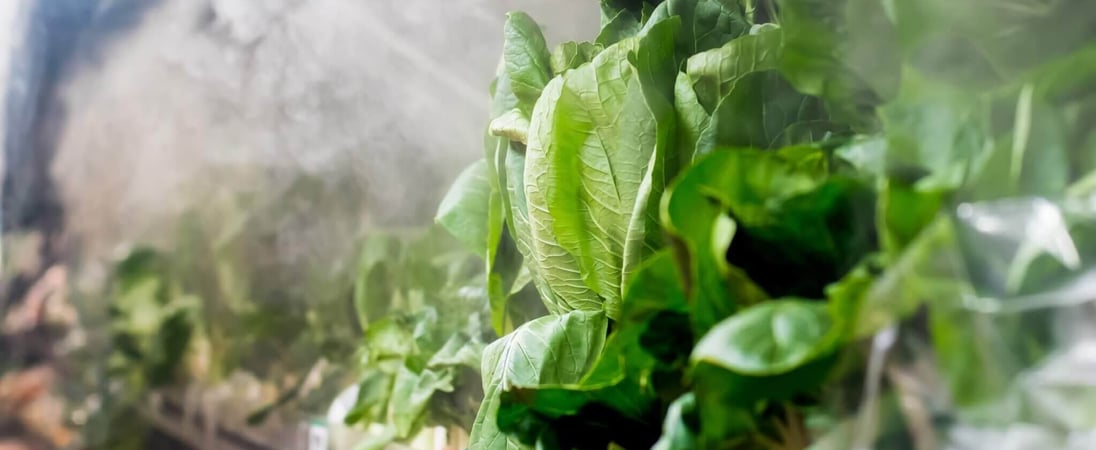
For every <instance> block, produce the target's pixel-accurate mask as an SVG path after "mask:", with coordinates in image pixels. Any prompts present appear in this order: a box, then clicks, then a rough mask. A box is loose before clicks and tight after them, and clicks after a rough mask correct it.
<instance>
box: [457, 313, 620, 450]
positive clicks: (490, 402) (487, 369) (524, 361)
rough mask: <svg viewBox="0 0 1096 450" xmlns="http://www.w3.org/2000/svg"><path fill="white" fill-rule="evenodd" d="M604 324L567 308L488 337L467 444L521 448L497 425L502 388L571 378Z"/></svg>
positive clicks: (487, 449)
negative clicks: (479, 402)
mask: <svg viewBox="0 0 1096 450" xmlns="http://www.w3.org/2000/svg"><path fill="white" fill-rule="evenodd" d="M607 325H608V324H607V320H606V317H605V315H604V313H601V312H587V311H572V312H569V313H566V314H563V315H558V316H547V317H542V318H540V319H536V320H534V321H531V322H528V323H526V324H525V325H522V326H521V327H519V328H518V329H517V330H515V331H514V332H513V333H510V334H509V335H507V336H505V337H503V338H502V339H499V340H498V341H495V342H493V343H491V345H489V346H488V347H487V349H486V350H485V351H484V354H483V370H482V373H483V380H484V383H483V388H484V394H485V397H484V401H483V404H482V405H481V406H480V411H479V414H477V416H476V420H475V424H474V425H473V426H472V434H471V442H470V444H469V448H470V449H473V450H481V449H484V450H493V449H513V448H526V447H525V446H523V445H522V444H520V443H519V442H518V441H517V440H515V439H514V438H512V437H508V436H506V435H505V434H504V433H503V432H502V431H501V430H500V429H499V424H498V419H497V417H498V412H499V406H500V403H501V400H502V394H503V392H505V391H509V390H513V389H517V388H523V387H525V388H528V387H537V386H541V385H562V384H570V383H577V382H578V381H579V380H580V379H582V377H583V376H584V375H585V374H586V372H587V371H588V370H589V369H590V367H591V366H592V365H593V364H594V362H595V361H596V360H597V357H598V355H599V354H600V353H601V351H602V348H603V346H604V344H605V334H606V327H607Z"/></svg>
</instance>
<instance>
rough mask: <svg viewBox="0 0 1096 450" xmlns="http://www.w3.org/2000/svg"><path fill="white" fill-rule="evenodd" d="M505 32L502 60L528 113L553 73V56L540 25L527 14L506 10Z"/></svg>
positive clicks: (511, 82) (522, 108)
mask: <svg viewBox="0 0 1096 450" xmlns="http://www.w3.org/2000/svg"><path fill="white" fill-rule="evenodd" d="M504 33H505V36H506V40H505V41H504V43H503V46H502V48H503V61H504V63H505V66H506V75H507V78H508V79H509V82H510V89H511V90H512V91H513V93H514V96H515V97H517V99H518V108H519V109H520V110H521V111H522V112H524V113H525V114H526V115H528V114H529V113H530V112H531V111H532V110H533V105H534V104H536V102H537V98H538V97H540V92H541V90H543V89H544V86H545V85H547V84H548V80H549V79H551V77H552V68H551V58H552V56H551V54H550V53H549V52H548V44H546V43H545V42H544V34H543V33H541V31H540V26H539V25H537V23H536V21H534V20H533V18H532V17H529V15H528V14H525V13H522V12H512V13H510V14H508V15H507V16H506V25H505V27H504Z"/></svg>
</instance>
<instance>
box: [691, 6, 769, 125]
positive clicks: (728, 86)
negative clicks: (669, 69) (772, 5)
mask: <svg viewBox="0 0 1096 450" xmlns="http://www.w3.org/2000/svg"><path fill="white" fill-rule="evenodd" d="M782 38H783V33H782V30H781V28H779V27H776V26H771V25H770V26H764V27H761V28H760V30H759V31H758V32H757V33H754V34H750V35H747V36H742V37H739V38H737V39H734V40H732V41H730V42H728V43H726V44H724V45H723V46H722V47H719V48H715V49H712V50H708V51H705V52H702V53H698V54H695V55H693V56H691V57H689V59H688V62H687V63H686V65H685V73H686V74H688V80H690V81H692V87H693V90H694V91H695V92H696V97H697V99H698V101H699V102H700V103H701V105H703V106H704V109H705V110H706V111H708V113H709V114H710V113H712V112H713V111H714V110H715V108H716V106H717V104H718V103H719V101H720V100H721V99H722V98H723V97H725V96H726V95H727V94H729V93H730V92H731V91H732V90H734V87H735V84H736V83H737V82H738V80H740V79H741V78H742V77H744V76H746V75H747V74H750V73H754V72H764V71H770V70H775V69H776V68H777V67H778V64H779V61H780V54H781V51H782Z"/></svg>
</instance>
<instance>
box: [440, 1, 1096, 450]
mask: <svg viewBox="0 0 1096 450" xmlns="http://www.w3.org/2000/svg"><path fill="white" fill-rule="evenodd" d="M602 13H603V17H602V30H601V32H600V34H599V35H598V36H597V38H596V39H595V40H594V41H593V42H565V43H563V44H560V45H558V46H556V47H555V48H554V50H550V49H549V47H548V45H547V43H546V42H545V40H544V37H543V36H542V34H541V32H540V30H539V28H538V27H537V25H536V23H535V22H534V21H533V19H531V18H530V17H528V16H527V15H524V14H521V13H512V14H511V15H510V16H509V19H508V20H507V23H506V27H505V42H504V51H503V58H502V62H501V64H500V66H499V71H498V74H497V78H496V80H495V82H494V83H493V85H492V109H491V110H492V113H491V114H492V116H491V118H490V122H489V126H488V135H487V137H486V156H485V158H484V160H482V161H479V162H477V163H475V164H474V165H473V166H471V167H469V168H468V169H467V170H466V171H465V172H464V174H462V175H461V177H460V178H459V179H458V181H457V182H456V183H455V185H454V186H453V188H452V190H451V191H450V193H449V195H448V196H447V198H446V199H445V201H444V202H443V204H442V206H441V208H440V210H439V213H438V221H439V223H441V224H442V225H443V226H445V227H446V228H447V229H448V230H449V231H450V232H451V233H452V234H453V235H454V236H456V237H457V238H458V239H459V240H460V241H461V242H463V243H464V244H465V245H466V246H467V247H468V248H469V249H470V250H472V251H474V252H475V253H477V254H478V255H480V256H482V257H483V259H484V261H485V263H486V264H485V270H486V272H487V281H486V282H487V293H488V297H489V299H490V304H491V324H492V327H493V328H494V329H495V331H496V332H497V333H498V334H499V335H502V336H503V337H502V338H501V339H499V340H498V341H496V342H494V343H492V344H490V345H488V346H487V347H486V349H485V351H484V353H483V356H482V375H483V380H484V391H485V396H486V397H485V400H484V402H483V404H482V406H481V407H480V410H479V413H478V416H477V417H476V421H475V424H474V426H473V428H472V436H471V441H472V442H471V448H472V449H477V450H478V449H510V448H525V447H530V448H532V447H534V446H535V447H537V448H564V449H573V448H577V449H587V448H589V449H604V448H609V447H611V446H617V447H623V448H629V449H639V448H652V447H654V448H660V449H688V448H703V449H712V448H805V447H807V446H808V445H810V443H811V442H813V441H814V440H815V439H816V437H817V435H818V434H819V432H821V431H824V430H819V429H816V427H814V426H813V425H811V424H814V423H825V419H826V415H827V413H826V403H825V400H826V399H827V398H829V397H830V396H832V395H835V392H837V391H839V388H840V381H841V380H842V379H844V378H845V377H849V376H853V375H855V374H856V373H857V371H858V370H860V367H859V365H860V363H861V362H860V359H859V356H858V353H857V351H856V346H855V345H854V344H855V343H856V342H857V341H858V340H860V339H861V338H862V337H864V336H867V335H870V333H872V332H873V331H875V330H876V329H877V327H878V325H879V324H878V323H875V322H872V321H870V320H866V319H865V317H869V316H872V315H873V314H876V315H878V314H883V315H887V314H891V315H894V316H902V315H904V314H908V313H909V312H911V311H912V310H913V309H915V308H916V305H917V304H919V303H921V302H924V301H925V300H929V298H926V297H927V296H931V295H932V294H933V293H939V291H932V290H931V289H921V290H918V289H916V288H914V289H909V290H907V291H905V292H903V293H901V295H904V296H906V297H907V298H903V299H902V301H895V302H894V303H893V305H894V306H893V307H894V311H870V312H871V313H872V314H867V313H866V312H865V311H864V307H865V301H866V299H867V298H869V297H871V296H873V295H878V293H879V292H884V291H885V289H883V288H884V287H885V286H883V287H881V283H883V281H886V282H888V283H889V282H891V281H893V280H894V279H896V278H897V279H904V278H908V277H913V276H915V274H912V273H911V272H910V271H911V270H912V269H911V267H913V264H912V263H908V261H909V260H911V259H916V258H917V257H918V256H919V255H923V253H924V252H925V251H927V250H926V249H927V248H929V247H931V246H932V245H938V241H939V240H940V239H942V238H941V236H942V235H945V234H946V232H944V231H940V230H945V231H946V228H947V226H946V221H947V220H948V219H947V217H946V214H945V215H944V216H943V217H941V211H951V210H952V209H953V206H955V205H957V204H959V203H960V202H966V201H978V200H989V199H997V198H1004V197H1013V196H1026V195H1032V196H1049V197H1060V196H1062V195H1063V193H1065V194H1064V195H1073V196H1077V195H1084V194H1087V193H1091V192H1092V191H1093V188H1092V185H1093V182H1092V180H1093V179H1094V178H1093V177H1094V176H1096V156H1094V155H1096V135H1093V134H1092V133H1093V129H1092V127H1091V125H1092V122H1093V121H1092V118H1093V117H1096V116H1094V114H1096V95H1094V94H1096V91H1094V90H1093V89H1092V88H1093V87H1094V86H1096V79H1094V70H1096V53H1094V49H1096V47H1094V45H1096V41H1094V40H1093V38H1094V35H1096V31H1093V30H1096V26H1093V25H1094V24H1093V23H1092V22H1096V14H1094V13H1096V6H1090V5H1089V4H1088V3H1086V2H1084V1H1081V0H1075V1H1071V0H1063V1H1058V2H1045V1H1036V0H1013V1H1008V2H999V1H996V0H993V1H991V0H964V1H959V2H956V1H944V0H928V1H924V0H921V1H913V0H894V1H882V0H784V1H775V2H774V1H768V0H756V1H749V0H742V1H738V0H666V1H661V2H657V1H656V2H646V1H623V0H617V1H612V0H604V1H603V2H602ZM949 242H950V241H949ZM881 280H883V281H881ZM530 296H532V297H534V298H539V299H540V301H541V302H542V303H543V305H544V308H545V309H546V310H547V313H548V314H547V315H544V316H541V317H536V315H535V314H530V309H529V308H528V307H527V306H523V305H528V304H529V298H530ZM872 305H873V307H874V306H875V305H877V303H872ZM822 428H825V426H824V425H823V426H822Z"/></svg>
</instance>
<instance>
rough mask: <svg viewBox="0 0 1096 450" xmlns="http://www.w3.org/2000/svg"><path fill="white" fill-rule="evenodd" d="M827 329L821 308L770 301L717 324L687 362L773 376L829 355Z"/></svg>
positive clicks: (825, 312) (800, 302)
mask: <svg viewBox="0 0 1096 450" xmlns="http://www.w3.org/2000/svg"><path fill="white" fill-rule="evenodd" d="M831 328H832V321H831V319H830V316H829V310H828V309H827V308H826V305H825V304H824V303H819V302H810V301H805V300H772V301H768V302H765V303H761V304H758V305H754V306H751V307H749V308H746V309H744V310H742V311H741V312H739V313H738V314H735V315H734V316H731V317H729V318H727V319H725V320H723V321H722V322H720V323H719V324H718V325H716V326H715V327H714V328H712V330H711V331H709V332H708V334H706V335H705V336H704V337H703V338H701V339H700V341H699V342H697V344H696V348H695V349H693V355H692V360H693V362H694V363H699V362H706V363H709V364H712V365H716V366H719V367H723V368H725V369H727V370H730V371H733V372H737V373H740V374H745V375H755V376H765V375H778V374H781V373H786V372H789V371H791V370H793V369H795V368H798V367H800V366H802V365H803V364H805V363H807V362H809V361H811V360H813V359H815V358H817V357H818V356H820V355H821V354H823V353H824V352H826V351H829V350H830V349H831V348H832V343H831V342H829V340H828V339H826V338H827V335H828V334H829V332H830V330H831Z"/></svg>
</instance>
